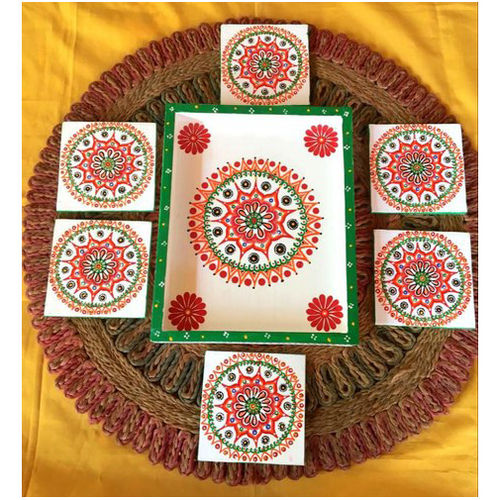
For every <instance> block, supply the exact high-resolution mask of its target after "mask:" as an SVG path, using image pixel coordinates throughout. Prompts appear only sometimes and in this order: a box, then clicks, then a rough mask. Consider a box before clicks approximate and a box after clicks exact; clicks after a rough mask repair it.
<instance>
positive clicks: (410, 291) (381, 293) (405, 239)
mask: <svg viewBox="0 0 500 500" xmlns="http://www.w3.org/2000/svg"><path fill="white" fill-rule="evenodd" d="M471 290H472V274H471V270H470V266H469V263H468V262H467V259H466V257H465V255H464V254H463V252H462V251H461V250H460V248H459V247H458V246H457V245H456V244H455V243H453V241H451V240H450V239H449V238H448V237H446V236H445V235H443V234H439V233H434V232H425V231H409V232H404V233H401V234H399V235H398V236H397V237H395V238H393V239H392V240H391V241H389V243H387V244H386V245H385V246H384V247H383V248H382V249H381V250H380V252H379V253H378V255H377V257H376V260H375V294H376V297H377V300H378V301H379V303H380V304H381V305H382V306H383V308H384V311H385V312H386V313H388V314H390V316H391V317H392V318H394V319H396V320H397V321H400V322H401V323H403V324H405V325H407V326H446V325H447V324H448V323H450V322H451V321H453V320H454V319H455V318H457V317H458V316H460V315H462V314H463V313H464V311H465V310H466V308H467V306H468V305H469V302H470V300H471Z"/></svg>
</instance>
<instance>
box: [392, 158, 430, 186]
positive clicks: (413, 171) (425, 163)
mask: <svg viewBox="0 0 500 500" xmlns="http://www.w3.org/2000/svg"><path fill="white" fill-rule="evenodd" d="M433 170H434V169H433V166H432V162H431V160H430V159H429V158H428V157H427V156H425V155H424V154H423V153H406V154H405V155H404V156H403V157H402V158H401V167H400V171H401V177H403V178H404V179H406V180H407V181H408V182H413V183H414V184H422V183H425V182H427V181H428V180H429V179H430V177H431V175H432V173H433Z"/></svg>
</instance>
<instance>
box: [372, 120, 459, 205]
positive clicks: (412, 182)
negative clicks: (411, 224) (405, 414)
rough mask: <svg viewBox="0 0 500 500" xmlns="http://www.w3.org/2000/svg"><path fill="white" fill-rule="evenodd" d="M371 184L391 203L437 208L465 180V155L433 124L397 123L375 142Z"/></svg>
mask: <svg viewBox="0 0 500 500" xmlns="http://www.w3.org/2000/svg"><path fill="white" fill-rule="evenodd" d="M370 165H371V169H370V170H371V180H372V186H373V187H374V189H375V191H376V192H377V193H378V195H379V196H380V197H381V198H382V200H383V201H384V202H385V203H387V204H388V205H389V206H390V207H393V208H395V209H397V210H399V211H402V212H434V211H436V210H439V209H442V208H443V207H445V206H446V205H447V204H448V203H449V202H450V201H451V200H452V199H453V198H454V197H455V196H456V195H457V193H458V192H459V191H460V189H461V188H462V186H463V184H464V164H463V155H462V151H461V150H460V148H459V147H458V146H457V145H456V144H455V142H454V141H453V139H452V138H451V137H450V136H449V135H448V134H446V133H445V132H444V131H442V130H441V129H439V128H438V127H435V126H432V125H398V126H396V127H393V128H392V129H390V130H388V131H387V132H386V133H385V134H384V135H383V136H382V137H381V138H380V139H379V140H378V141H377V142H376V143H375V145H374V146H373V148H372V151H371V158H370Z"/></svg>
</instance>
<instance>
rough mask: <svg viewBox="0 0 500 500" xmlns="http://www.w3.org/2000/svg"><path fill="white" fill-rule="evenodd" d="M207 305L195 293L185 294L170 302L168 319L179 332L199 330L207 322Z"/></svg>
mask: <svg viewBox="0 0 500 500" xmlns="http://www.w3.org/2000/svg"><path fill="white" fill-rule="evenodd" d="M205 308H206V305H205V303H204V302H203V300H201V298H200V297H198V296H197V295H196V294H195V293H189V292H185V293H184V295H177V297H176V298H175V299H174V300H172V302H170V307H169V309H168V312H169V313H170V314H169V315H168V319H169V320H170V321H171V322H172V324H173V325H174V326H175V327H176V328H177V330H197V329H198V327H199V326H200V324H201V323H203V322H204V321H205V316H206V314H207V311H206V309H205Z"/></svg>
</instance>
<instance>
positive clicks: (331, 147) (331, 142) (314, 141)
mask: <svg viewBox="0 0 500 500" xmlns="http://www.w3.org/2000/svg"><path fill="white" fill-rule="evenodd" d="M304 145H305V147H306V148H307V150H308V151H309V152H310V153H312V154H313V155H314V156H319V157H320V158H324V157H325V156H330V155H332V154H333V153H335V151H336V150H337V147H338V145H339V138H338V135H337V132H335V130H334V129H333V128H332V127H330V126H328V125H313V126H312V127H311V128H310V129H308V130H306V134H305V136H304Z"/></svg>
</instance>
